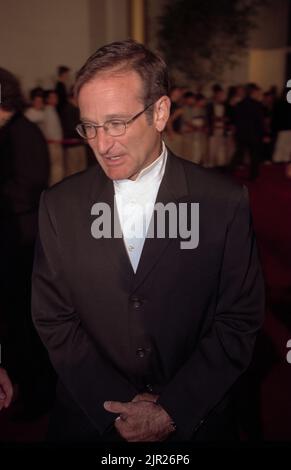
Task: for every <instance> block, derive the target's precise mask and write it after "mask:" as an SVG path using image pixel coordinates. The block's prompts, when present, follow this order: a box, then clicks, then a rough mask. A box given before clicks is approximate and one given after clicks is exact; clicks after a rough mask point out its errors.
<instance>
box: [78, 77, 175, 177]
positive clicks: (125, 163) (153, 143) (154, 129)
mask: <svg viewBox="0 0 291 470" xmlns="http://www.w3.org/2000/svg"><path fill="white" fill-rule="evenodd" d="M142 95H143V94H142V81H141V78H140V77H139V75H138V74H137V73H136V72H134V71H128V72H123V73H121V72H120V73H119V74H117V73H115V74H114V72H111V73H110V72H108V73H103V74H100V75H98V76H97V77H96V78H94V79H93V80H92V81H90V82H88V83H86V84H85V85H83V87H82V88H81V90H80V93H79V97H78V103H79V107H80V114H81V119H82V120H83V121H89V122H91V123H94V124H103V123H104V122H105V121H108V120H110V119H122V120H125V121H127V120H129V119H130V118H131V117H133V116H134V115H135V114H137V113H139V112H140V111H142V110H143V109H144V107H145V105H144V103H143V101H142ZM169 107H170V101H169V99H168V98H167V97H165V96H164V97H162V98H160V99H159V100H157V102H156V103H155V104H154V105H153V107H152V108H150V109H151V111H152V114H153V119H152V122H151V123H149V122H148V120H147V117H146V115H145V113H143V114H142V115H141V116H139V117H138V118H137V119H136V120H134V121H133V122H132V123H130V124H128V127H127V129H126V132H125V134H123V135H121V136H118V137H113V136H110V135H108V134H107V133H106V132H105V131H104V129H103V128H99V129H98V130H97V135H96V137H95V138H94V139H90V140H88V143H89V145H90V147H91V148H92V150H93V152H94V154H95V156H96V158H97V160H98V162H99V163H100V165H101V167H102V168H103V170H104V172H105V173H106V175H107V176H108V178H110V179H113V180H118V179H135V178H136V177H137V175H138V174H139V172H140V171H141V170H142V169H143V168H145V167H147V166H148V165H150V164H151V163H152V162H153V161H154V160H155V159H156V158H157V157H158V156H159V154H160V151H161V132H162V131H163V130H164V127H165V125H166V122H167V119H168V116H169Z"/></svg>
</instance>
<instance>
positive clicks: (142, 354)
mask: <svg viewBox="0 0 291 470" xmlns="http://www.w3.org/2000/svg"><path fill="white" fill-rule="evenodd" d="M145 353H146V351H145V349H144V348H137V350H136V355H137V356H138V357H140V358H143V357H145Z"/></svg>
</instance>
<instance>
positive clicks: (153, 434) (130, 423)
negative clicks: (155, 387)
mask: <svg viewBox="0 0 291 470" xmlns="http://www.w3.org/2000/svg"><path fill="white" fill-rule="evenodd" d="M157 399H158V396H157V395H152V394H150V393H141V394H138V395H136V396H135V397H134V399H133V400H132V401H131V402H127V403H122V402H119V401H106V402H105V403H104V408H105V410H107V411H110V412H111V413H117V414H118V415H119V416H118V417H117V418H116V419H115V428H116V430H117V431H118V433H119V434H120V435H121V437H123V438H124V439H125V440H126V441H128V442H156V441H164V440H165V439H167V437H168V436H169V435H170V434H171V433H172V432H173V431H174V430H175V427H174V425H173V422H172V420H171V417H170V416H169V415H168V413H167V412H166V411H165V410H164V409H163V408H162V407H161V406H160V405H158V404H157V403H156V401H157Z"/></svg>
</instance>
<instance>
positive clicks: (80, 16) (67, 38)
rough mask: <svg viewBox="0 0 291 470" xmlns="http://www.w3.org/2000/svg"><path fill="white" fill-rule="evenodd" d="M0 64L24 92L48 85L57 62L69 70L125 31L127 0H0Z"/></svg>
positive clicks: (120, 37) (126, 30)
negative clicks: (17, 80)
mask: <svg viewBox="0 0 291 470" xmlns="http://www.w3.org/2000/svg"><path fill="white" fill-rule="evenodd" d="M0 25H1V26H0V67H4V68H7V69H8V70H10V71H11V72H13V73H15V74H16V75H17V76H18V77H19V78H20V80H21V82H22V84H23V88H24V90H25V92H27V90H29V89H31V88H32V87H35V86H37V85H40V86H43V87H46V88H48V87H51V86H53V85H54V81H55V78H56V77H55V71H56V67H57V66H58V65H60V64H64V65H68V66H69V67H70V68H71V69H72V72H73V74H74V73H75V72H76V71H77V70H78V69H79V68H80V66H81V65H82V64H83V63H84V61H85V60H86V58H87V57H88V56H89V54H91V53H92V52H93V51H94V50H96V49H97V48H98V47H99V46H100V45H102V44H104V43H106V42H109V41H113V40H118V39H124V38H126V37H128V31H129V13H128V0H25V1H20V0H1V6H0Z"/></svg>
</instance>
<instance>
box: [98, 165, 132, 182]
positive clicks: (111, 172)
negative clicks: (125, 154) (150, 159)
mask: <svg viewBox="0 0 291 470" xmlns="http://www.w3.org/2000/svg"><path fill="white" fill-rule="evenodd" d="M104 172H105V174H106V176H107V177H108V178H109V179H111V180H129V179H135V175H134V176H133V175H132V171H130V170H129V169H127V170H126V169H125V168H105V169H104Z"/></svg>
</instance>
